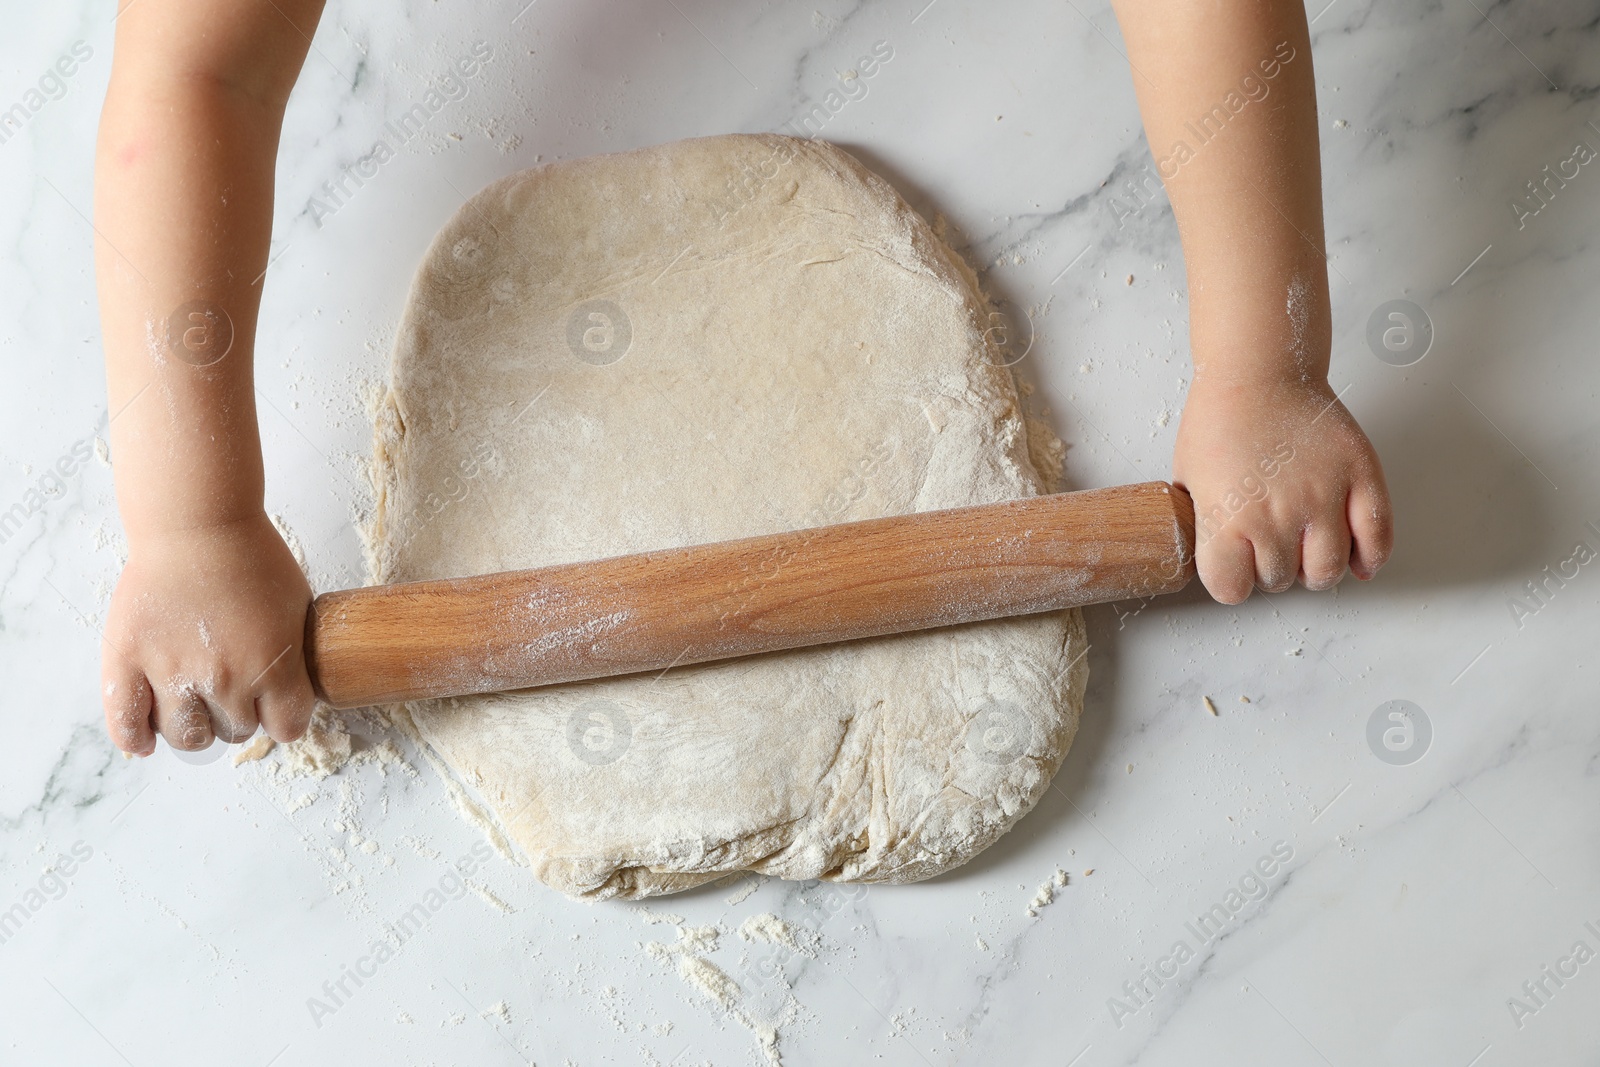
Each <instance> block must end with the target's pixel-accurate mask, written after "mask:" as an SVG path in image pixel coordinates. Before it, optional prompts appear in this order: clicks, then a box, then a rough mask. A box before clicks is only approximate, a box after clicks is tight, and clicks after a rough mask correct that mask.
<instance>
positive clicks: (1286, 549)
mask: <svg viewBox="0 0 1600 1067" xmlns="http://www.w3.org/2000/svg"><path fill="white" fill-rule="evenodd" d="M1115 7H1116V12H1117V18H1118V21H1119V22H1120V24H1121V26H1122V30H1123V35H1124V37H1125V39H1126V40H1127V44H1128V56H1129V60H1130V63H1131V64H1132V66H1133V80H1134V84H1135V86H1136V88H1137V91H1138V96H1139V107H1140V112H1141V114H1142V115H1143V118H1144V124H1145V132H1146V135H1147V137H1148V140H1149V143H1150V151H1151V155H1152V156H1153V157H1154V158H1155V161H1156V169H1157V171H1158V173H1160V175H1161V178H1162V181H1163V182H1164V183H1165V185H1166V189H1167V194H1168V196H1169V197H1170V199H1171V201H1172V207H1173V213H1174V215H1175V216H1176V217H1177V221H1178V231H1179V235H1180V237H1181V239H1182V242H1183V255H1184V261H1185V266H1186V269H1187V273H1188V280H1189V339H1190V349H1191V353H1192V356H1193V359H1194V381H1193V383H1192V384H1191V386H1190V388H1189V398H1188V401H1187V403H1186V405H1185V407H1184V412H1183V420H1182V423H1181V424H1180V426H1179V429H1178V443H1177V449H1176V452H1175V454H1174V456H1173V463H1172V467H1173V478H1174V480H1175V481H1176V482H1177V483H1178V484H1179V485H1182V486H1184V487H1185V488H1186V489H1188V490H1189V492H1190V494H1191V495H1192V496H1193V498H1194V504H1195V518H1196V525H1197V531H1196V533H1197V541H1198V549H1197V556H1198V563H1199V570H1200V578H1201V580H1202V581H1203V582H1204V583H1205V586H1206V588H1207V589H1208V590H1209V591H1210V592H1211V594H1212V596H1214V597H1216V598H1217V599H1218V600H1220V601H1222V602H1224V603H1228V604H1236V603H1239V602H1240V601H1242V600H1244V599H1245V598H1246V597H1248V596H1249V595H1250V591H1251V588H1252V587H1255V588H1260V589H1262V590H1265V591H1267V592H1279V591H1281V590H1284V589H1287V588H1288V587H1289V586H1290V585H1292V584H1293V583H1294V581H1295V579H1296V578H1298V579H1299V580H1300V581H1301V582H1302V583H1303V584H1305V585H1306V586H1307V587H1308V588H1311V589H1326V588H1328V587H1329V586H1332V585H1333V584H1334V583H1335V582H1337V581H1338V580H1339V579H1340V578H1341V577H1342V576H1343V575H1344V572H1345V568H1346V566H1347V565H1348V566H1349V568H1350V569H1351V570H1352V571H1353V572H1354V573H1355V575H1356V577H1358V578H1362V579H1367V578H1371V577H1372V576H1373V575H1374V574H1375V573H1376V572H1377V570H1378V568H1379V567H1381V566H1382V565H1383V563H1384V561H1385V560H1387V559H1388V557H1389V551H1390V548H1391V545H1392V542H1393V522H1392V519H1391V515H1390V509H1389V494H1388V490H1387V488H1386V487H1385V484H1384V478H1383V470H1382V468H1381V467H1380V466H1379V463H1378V457H1377V455H1376V453H1374V452H1373V449H1372V445H1371V444H1370V443H1369V442H1368V440H1367V437H1366V435H1365V434H1364V433H1362V431H1361V427H1360V426H1358V425H1356V421H1355V419H1354V418H1352V417H1351V415H1350V413H1349V411H1347V410H1346V409H1345V407H1344V405H1343V404H1342V403H1340V402H1339V400H1338V399H1337V398H1336V397H1335V395H1334V393H1333V391H1332V389H1330V388H1329V386H1328V356H1329V348H1330V345H1331V332H1332V331H1331V325H1330V320H1329V312H1328V274H1327V267H1326V260H1325V257H1326V251H1325V248H1324V243H1323V230H1322V175H1321V159H1320V154H1319V149H1318V144H1317V106H1316V86H1315V83H1314V80H1313V78H1312V70H1311V44H1310V36H1309V33H1308V29H1307V26H1306V18H1305V10H1304V8H1303V7H1302V6H1301V4H1300V2H1299V0H1218V2H1216V3H1209V4H1196V3H1191V2H1189V0H1115Z"/></svg>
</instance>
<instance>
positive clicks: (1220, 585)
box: [1195, 531, 1255, 604]
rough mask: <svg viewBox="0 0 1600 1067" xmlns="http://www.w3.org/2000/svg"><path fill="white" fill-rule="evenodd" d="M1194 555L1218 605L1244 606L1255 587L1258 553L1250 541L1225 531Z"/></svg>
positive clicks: (1202, 546)
mask: <svg viewBox="0 0 1600 1067" xmlns="http://www.w3.org/2000/svg"><path fill="white" fill-rule="evenodd" d="M1195 555H1196V557H1197V558H1196V560H1195V562H1196V565H1197V566H1198V568H1199V571H1200V581H1201V582H1202V583H1204V584H1205V587H1206V592H1208V593H1210V594H1211V596H1212V597H1213V598H1214V599H1215V600H1217V601H1218V602H1219V603H1223V604H1242V603H1244V601H1245V598H1246V597H1248V596H1249V595H1250V590H1251V589H1252V588H1253V587H1254V584H1255V550H1254V549H1253V548H1252V547H1251V545H1250V542H1249V541H1247V540H1245V539H1244V538H1243V537H1240V536H1239V535H1238V534H1236V533H1230V532H1227V531H1224V532H1223V533H1220V534H1218V535H1217V536H1215V537H1213V538H1211V539H1210V540H1208V541H1206V542H1205V543H1204V544H1203V545H1201V546H1200V547H1199V549H1198V551H1197V552H1196V553H1195Z"/></svg>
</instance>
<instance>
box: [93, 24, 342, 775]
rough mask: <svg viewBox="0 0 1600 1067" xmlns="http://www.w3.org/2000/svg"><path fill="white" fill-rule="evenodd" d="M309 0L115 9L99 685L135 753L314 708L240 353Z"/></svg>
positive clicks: (248, 375)
mask: <svg viewBox="0 0 1600 1067" xmlns="http://www.w3.org/2000/svg"><path fill="white" fill-rule="evenodd" d="M321 8H322V2H321V0H125V2H124V3H123V4H122V5H121V14H120V17H119V19H118V22H117V33H116V57H115V61H114V63H113V66H112V72H111V85H110V88H109V90H108V91H107V94H106V102H105V109H104V112H103V114H102V117H101V121H100V138H99V144H98V146H97V150H96V159H95V228H96V232H97V240H96V244H95V268H96V278H97V282H98V286H99V295H100V318H101V329H102V333H103V335H104V343H105V350H106V376H107V380H108V394H109V401H110V410H111V412H112V415H113V419H112V422H111V427H110V434H111V442H112V446H113V453H114V456H115V462H116V486H117V503H118V507H119V510H120V511H121V513H122V520H123V525H124V527H125V529H126V531H127V535H128V545H129V557H128V563H127V567H126V568H125V569H124V571H123V573H122V577H121V579H120V580H119V581H118V583H117V589H116V593H115V595H114V596H113V597H112V601H111V610H110V613H109V618H108V620H107V623H106V630H105V645H104V646H103V650H102V651H103V659H102V663H103V666H102V676H103V687H104V688H103V692H104V703H105V711H106V724H107V729H108V731H109V733H110V735H111V738H112V740H113V741H114V742H115V743H116V744H117V745H118V746H119V747H121V748H122V749H124V750H125V751H128V752H135V753H139V754H141V755H148V754H149V753H150V752H152V751H154V749H155V732H160V733H161V734H162V735H163V736H164V737H166V739H167V741H168V743H169V744H171V745H173V746H174V747H176V748H183V749H196V748H204V747H205V746H206V745H208V744H210V743H211V740H212V737H213V735H215V736H219V737H222V738H223V739H224V740H240V739H243V738H244V737H247V736H249V735H250V734H251V733H253V732H254V731H255V728H256V724H257V722H260V723H262V724H263V725H264V726H265V727H266V729H267V732H268V733H269V734H270V735H271V736H273V737H274V738H276V739H278V740H280V741H282V740H289V739H292V738H294V737H297V736H299V734H300V733H301V732H302V731H303V730H304V729H305V724H306V722H307V720H308V718H309V717H310V714H311V709H312V705H313V697H312V692H311V686H310V682H309V680H308V678H307V675H306V667H305V659H304V656H303V654H302V649H301V641H302V634H303V632H304V626H305V615H306V606H307V604H308V603H309V600H310V595H311V594H310V589H309V588H308V586H307V584H306V580H305V577H304V576H303V575H302V574H301V572H300V569H299V567H298V566H296V564H295V561H294V559H293V557H292V556H291V555H290V553H289V550H288V548H287V547H286V546H285V545H284V542H283V540H282V539H281V538H280V537H279V536H278V534H277V532H276V531H275V530H274V528H273V526H272V523H271V522H270V521H269V520H268V518H267V515H266V511H265V504H264V499H263V493H264V488H263V475H262V465H261V442H260V438H259V436H258V433H257V429H256V411H255V391H254V377H253V368H252V361H253V356H254V351H253V349H254V342H255V324H256V310H257V308H258V306H259V304H260V299H261V286H260V276H261V274H262V273H263V272H264V271H265V269H266V266H267V248H268V244H269V242H270V237H271V230H272V185H273V165H274V161H275V158H276V155H277V145H278V132H279V128H280V125H281V123H282V119H283V111H284V105H285V103H286V101H287V99H288V95H289V89H290V87H291V86H292V85H293V84H294V80H295V78H296V77H297V76H298V73H299V70H300V66H301V64H302V62H303V61H304V59H305V56H306V51H307V48H308V47H309V43H310V41H309V39H310V36H311V33H312V31H313V30H314V29H315V28H316V24H317V19H318V17H319V15H320V13H321ZM180 309H185V310H183V311H180ZM219 311H220V312H221V313H222V315H225V316H226V320H224V319H223V318H222V317H221V316H219V315H218V314H217V312H219ZM175 313H177V314H176V320H175V321H176V326H175V327H174V316H175ZM227 321H231V327H232V343H231V347H230V348H228V350H227V353H226V355H221V351H222V350H221V347H220V345H221V343H222V342H223V341H224V340H225V338H226V332H227V326H226V322H227ZM219 355H220V356H221V358H220V359H216V361H215V362H211V363H210V364H209V365H201V364H206V363H208V362H209V361H210V360H212V359H214V358H215V357H217V356H219Z"/></svg>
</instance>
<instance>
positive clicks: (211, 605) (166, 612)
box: [101, 514, 315, 756]
mask: <svg viewBox="0 0 1600 1067" xmlns="http://www.w3.org/2000/svg"><path fill="white" fill-rule="evenodd" d="M310 602H311V587H310V585H309V584H308V583H307V582H306V578H305V575H304V574H303V573H302V572H301V570H300V567H299V565H298V564H297V563H296V562H295V559H294V556H293V555H292V554H290V552H289V548H288V546H287V545H285V544H284V542H283V538H282V537H280V536H279V534H278V531H277V530H276V529H274V528H273V526H272V523H271V521H270V520H269V519H268V518H267V516H266V515H265V514H260V515H256V516H252V517H251V518H248V519H245V520H242V521H239V522H234V523H229V524H227V525H223V526H213V527H204V528H199V529H193V530H186V531H181V532H175V533H164V534H162V535H160V536H157V537H148V536H147V537H145V538H142V539H140V540H138V541H137V542H135V544H134V546H133V550H132V554H131V556H130V558H129V560H128V565H127V566H126V567H125V568H124V569H123V572H122V577H121V579H120V580H119V581H118V583H117V589H116V593H115V595H113V597H112V598H111V611H110V616H109V619H108V621H107V624H106V631H105V643H104V645H103V646H102V663H101V680H102V693H103V697H104V704H105V713H106V729H107V732H108V733H109V734H110V735H111V740H112V741H113V742H114V743H115V744H116V745H117V747H119V748H121V749H122V750H123V751H125V752H131V753H133V754H135V755H140V756H148V755H150V753H152V752H154V751H155V745H156V734H157V733H159V734H161V736H163V737H165V738H166V739H167V743H168V744H170V745H171V746H172V747H173V748H176V749H182V750H186V751H195V750H198V749H203V748H205V747H207V746H208V745H210V744H211V742H212V740H213V739H215V738H221V739H222V740H223V741H226V742H237V741H243V740H245V739H246V738H248V737H249V736H250V735H251V734H253V733H255V731H256V727H257V725H258V724H259V725H261V726H264V727H265V728H266V731H267V733H268V734H269V735H270V736H271V737H272V738H273V739H274V740H276V741H292V740H294V739H295V738H297V737H299V736H300V735H301V734H302V733H304V732H305V728H306V723H307V722H308V721H309V720H310V717H311V711H312V707H313V705H314V703H315V697H314V695H313V693H312V689H311V682H310V678H309V677H308V675H307V673H306V664H305V655H304V649H303V647H302V642H303V640H304V634H305V621H306V608H307V606H308V605H309V604H310Z"/></svg>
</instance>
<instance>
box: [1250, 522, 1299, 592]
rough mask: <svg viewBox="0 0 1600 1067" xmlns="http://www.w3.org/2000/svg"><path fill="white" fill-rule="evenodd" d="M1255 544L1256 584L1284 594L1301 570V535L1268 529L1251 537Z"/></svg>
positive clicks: (1261, 587)
mask: <svg viewBox="0 0 1600 1067" xmlns="http://www.w3.org/2000/svg"><path fill="white" fill-rule="evenodd" d="M1251 543H1252V544H1253V545H1254V546H1255V578H1256V585H1257V586H1258V587H1260V589H1261V590H1262V591H1263V592H1267V593H1281V592H1283V591H1284V590H1285V589H1287V588H1289V587H1290V586H1291V585H1293V584H1294V579H1295V575H1297V574H1299V573H1300V538H1299V537H1298V536H1296V535H1295V534H1292V533H1291V534H1285V533H1284V532H1282V531H1274V530H1265V531H1263V532H1262V533H1261V534H1260V535H1259V536H1258V537H1255V538H1253V539H1252V541H1251Z"/></svg>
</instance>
